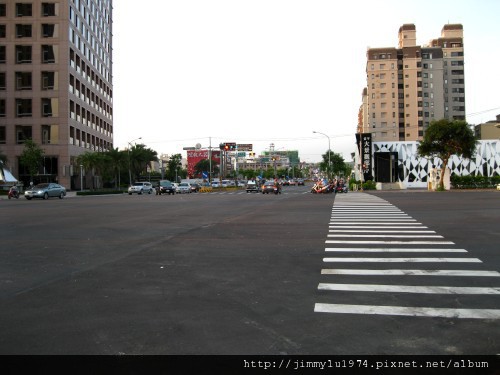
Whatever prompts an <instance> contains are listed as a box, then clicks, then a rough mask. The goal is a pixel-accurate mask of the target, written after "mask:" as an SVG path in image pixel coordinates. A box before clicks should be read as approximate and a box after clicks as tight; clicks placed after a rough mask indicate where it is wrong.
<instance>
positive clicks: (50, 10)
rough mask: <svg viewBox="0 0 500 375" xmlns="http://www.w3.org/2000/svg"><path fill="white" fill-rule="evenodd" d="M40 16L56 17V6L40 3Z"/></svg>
mask: <svg viewBox="0 0 500 375" xmlns="http://www.w3.org/2000/svg"><path fill="white" fill-rule="evenodd" d="M42 16H43V17H53V16H56V4H55V3H42Z"/></svg>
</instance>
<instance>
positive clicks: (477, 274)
mask: <svg viewBox="0 0 500 375" xmlns="http://www.w3.org/2000/svg"><path fill="white" fill-rule="evenodd" d="M321 274H322V275H363V276H386V275H387V276H475V277H500V273H499V272H496V271H474V270H472V271H471V270H403V269H390V270H363V269H322V270H321Z"/></svg>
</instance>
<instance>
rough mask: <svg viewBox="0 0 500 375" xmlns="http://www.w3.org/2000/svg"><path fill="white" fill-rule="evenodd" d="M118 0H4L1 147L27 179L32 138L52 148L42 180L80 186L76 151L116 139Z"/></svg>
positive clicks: (0, 3)
mask: <svg viewBox="0 0 500 375" xmlns="http://www.w3.org/2000/svg"><path fill="white" fill-rule="evenodd" d="M112 11H113V8H112V0H50V1H40V0H18V1H15V0H0V151H1V152H2V153H3V154H4V155H6V156H7V158H8V163H7V167H8V168H9V169H10V170H11V171H12V173H13V174H14V175H15V176H16V177H17V178H18V179H19V180H20V181H23V182H25V183H26V182H28V181H29V174H28V171H27V170H25V168H23V166H22V165H21V164H20V162H19V155H20V154H21V153H22V152H23V149H24V146H23V144H24V142H25V141H26V140H27V139H32V140H33V141H34V142H35V143H36V144H37V145H39V146H40V147H41V148H42V149H43V150H44V154H45V155H44V161H43V165H42V166H40V170H39V173H38V175H37V176H36V177H35V183H36V182H46V181H58V182H59V183H61V184H63V185H64V186H66V187H67V188H73V189H74V188H75V185H77V184H78V183H79V181H80V178H79V174H80V167H79V166H78V165H77V164H76V157H77V156H78V155H80V154H82V153H84V152H86V151H104V150H109V149H111V148H112V146H113V83H112V81H113V79H112Z"/></svg>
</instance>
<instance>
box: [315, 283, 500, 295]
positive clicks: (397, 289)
mask: <svg viewBox="0 0 500 375" xmlns="http://www.w3.org/2000/svg"><path fill="white" fill-rule="evenodd" d="M318 289H319V290H340V291H349V292H382V293H421V294H495V295H498V294H500V288H481V287H468V286H464V287H459V286H416V285H378V284H329V283H320V284H319V285H318Z"/></svg>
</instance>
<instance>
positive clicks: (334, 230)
mask: <svg viewBox="0 0 500 375" xmlns="http://www.w3.org/2000/svg"><path fill="white" fill-rule="evenodd" d="M329 232H330V233H417V234H418V233H436V232H435V231H433V230H385V228H382V229H381V230H365V229H362V230H359V229H330V230H329ZM441 238H442V236H441Z"/></svg>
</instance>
